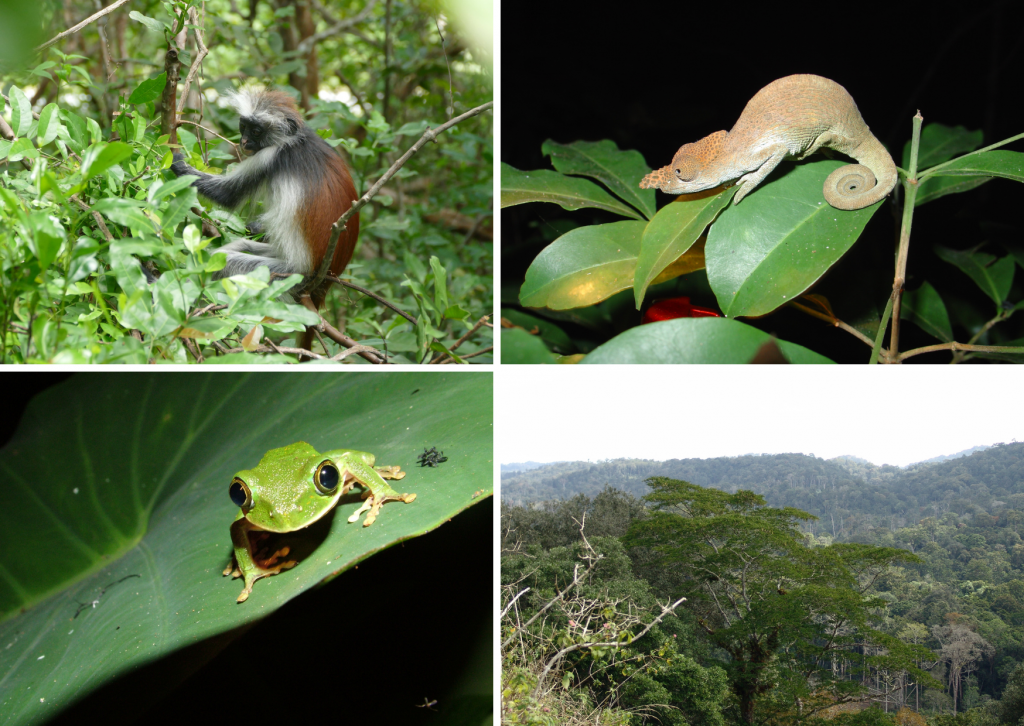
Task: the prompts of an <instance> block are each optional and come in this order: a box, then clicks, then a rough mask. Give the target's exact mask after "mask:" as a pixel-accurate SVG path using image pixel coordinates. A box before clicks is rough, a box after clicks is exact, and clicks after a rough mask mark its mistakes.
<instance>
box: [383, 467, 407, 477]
mask: <svg viewBox="0 0 1024 726" xmlns="http://www.w3.org/2000/svg"><path fill="white" fill-rule="evenodd" d="M377 473H378V474H380V475H381V478H383V479H404V478H405V472H404V471H402V467H400V466H379V467H377Z"/></svg>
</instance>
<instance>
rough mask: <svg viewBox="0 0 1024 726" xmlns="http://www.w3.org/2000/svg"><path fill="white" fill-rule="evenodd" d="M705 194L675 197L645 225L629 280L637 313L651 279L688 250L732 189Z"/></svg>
mask: <svg viewBox="0 0 1024 726" xmlns="http://www.w3.org/2000/svg"><path fill="white" fill-rule="evenodd" d="M711 191H712V190H709V192H711ZM709 192H701V193H699V194H687V195H684V196H682V197H679V198H678V199H677V200H676V201H674V202H672V203H671V204H666V205H665V206H664V207H662V208H661V211H659V212H658V213H657V214H656V215H654V219H652V220H651V221H650V222H649V223H648V224H647V228H646V229H645V230H644V236H643V239H642V240H641V242H640V255H639V257H638V258H637V262H636V273H635V276H634V278H633V295H634V297H635V299H636V309H637V310H639V309H640V306H641V305H642V304H643V301H644V295H645V294H646V293H647V288H648V287H649V286H650V285H651V283H652V282H653V281H654V279H655V278H656V277H657V276H658V275H659V274H661V272H662V270H664V269H665V268H667V267H668V266H669V265H671V264H672V263H673V262H675V261H676V260H677V259H679V257H680V256H681V255H683V253H685V252H686V251H687V250H688V249H690V247H691V246H692V245H693V243H694V242H696V241H697V239H698V238H699V237H700V236H701V235H702V234H703V233H704V230H705V228H707V226H708V225H709V224H711V222H712V221H713V220H714V218H715V217H716V216H717V215H718V213H719V212H721V211H722V209H724V208H725V207H726V206H727V205H728V204H729V202H730V201H731V200H732V197H733V195H734V194H735V193H736V187H731V188H730V189H729V190H727V191H726V192H725V193H724V194H723V193H721V192H720V191H719V190H717V189H716V190H714V192H713V193H709Z"/></svg>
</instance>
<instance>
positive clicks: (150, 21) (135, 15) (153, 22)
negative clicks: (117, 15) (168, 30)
mask: <svg viewBox="0 0 1024 726" xmlns="http://www.w3.org/2000/svg"><path fill="white" fill-rule="evenodd" d="M128 17H129V18H131V19H132V20H136V21H138V22H140V23H142V24H143V25H145V26H146V27H147V28H149V29H150V30H152V31H153V32H154V33H162V32H164V28H165V27H166V25H165V24H164V23H161V22H160V21H159V20H157V19H155V18H151V17H149V16H148V15H143V14H142V13H140V12H139V11H138V10H132V11H131V12H130V13H128Z"/></svg>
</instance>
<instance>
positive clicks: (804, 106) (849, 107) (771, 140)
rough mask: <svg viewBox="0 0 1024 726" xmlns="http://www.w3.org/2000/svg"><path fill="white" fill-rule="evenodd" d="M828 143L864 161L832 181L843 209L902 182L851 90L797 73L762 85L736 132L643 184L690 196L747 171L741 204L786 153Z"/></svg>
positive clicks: (688, 153) (700, 146) (832, 197)
mask: <svg viewBox="0 0 1024 726" xmlns="http://www.w3.org/2000/svg"><path fill="white" fill-rule="evenodd" d="M820 149H831V150H833V151H838V152H840V153H842V154H845V155H847V156H850V157H853V158H854V159H856V160H857V161H859V162H860V163H859V164H849V165H847V166H843V167H840V168H839V169H836V170H835V171H834V172H832V173H831V174H830V175H829V177H828V179H826V180H825V187H824V189H823V190H822V191H823V193H824V195H825V201H827V202H828V203H829V204H831V205H832V206H833V207H835V208H836V209H847V210H851V209H861V208H863V207H867V206H870V205H872V204H874V203H875V202H877V201H879V200H880V199H882V198H884V197H885V196H886V195H887V194H889V192H891V191H892V189H893V187H894V186H896V181H897V174H896V164H894V163H893V160H892V157H891V156H889V152H887V151H886V150H885V147H884V146H882V144H881V142H880V141H879V140H878V139H876V138H875V136H874V134H872V133H871V130H870V129H869V128H868V125H867V124H866V123H864V119H863V118H862V117H861V115H860V111H858V110H857V104H856V103H855V102H854V100H853V97H852V96H851V95H850V94H849V93H848V92H847V91H846V89H845V88H843V87H842V86H840V85H839V84H838V83H836V82H835V81H831V80H829V79H828V78H822V77H821V76H813V75H795V76H786V77H785V78H780V79H778V80H777V81H772V82H771V83H769V84H768V85H767V86H765V87H764V88H762V89H761V90H760V91H758V92H757V93H756V94H755V95H754V97H753V98H752V99H750V101H749V102H748V103H747V105H746V107H745V108H744V109H743V113H741V114H740V118H739V120H738V121H737V122H736V124H735V125H734V126H733V127H732V130H731V131H716V132H715V133H713V134H711V135H710V136H705V137H704V138H703V139H700V140H699V141H694V142H693V143H691V144H684V145H683V146H682V147H681V148H680V149H679V151H677V152H676V154H675V156H674V157H673V158H672V163H671V164H669V165H668V166H665V167H662V168H661V169H656V170H655V171H652V172H651V173H650V174H648V175H647V176H645V177H644V178H643V181H641V182H640V188H641V189H661V191H663V192H665V193H667V194H689V193H692V192H699V191H703V190H705V189H711V188H712V187H716V186H718V185H719V184H723V183H724V182H727V181H729V180H731V179H736V178H737V177H739V181H738V182H736V183H737V184H738V185H739V187H740V188H739V190H737V192H736V196H735V197H734V198H733V203H734V204H738V203H739V202H740V200H741V199H743V197H745V196H747V195H748V194H750V192H752V191H753V190H754V188H755V187H756V186H757V185H758V184H760V183H761V182H762V181H763V180H764V178H765V177H766V176H768V175H769V174H770V173H771V172H772V170H773V169H774V168H775V167H776V166H778V165H779V162H781V161H782V160H783V159H784V158H786V157H791V158H794V159H803V158H805V157H807V156H809V155H810V154H813V153H814V152H816V151H818V150H820Z"/></svg>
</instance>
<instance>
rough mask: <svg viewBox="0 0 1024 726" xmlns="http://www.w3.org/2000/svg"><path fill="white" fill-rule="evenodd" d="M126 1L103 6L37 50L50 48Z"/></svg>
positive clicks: (119, 0) (122, 0) (121, 0)
mask: <svg viewBox="0 0 1024 726" xmlns="http://www.w3.org/2000/svg"><path fill="white" fill-rule="evenodd" d="M126 2H128V0H116V2H113V3H111V4H110V5H108V6H107V7H105V8H103V9H102V10H100V11H99V12H98V13H95V14H93V15H90V16H89V17H87V18H86V19H85V20H83V21H82V22H80V23H79V24H78V25H76V26H74V27H73V28H68V29H67V30H65V31H64V32H63V33H58V34H57V35H55V36H53V37H52V38H50V39H49V40H48V41H46V42H45V43H43V44H42V45H38V46H36V52H37V53H38V52H39V51H41V50H46V49H47V48H49V47H50V46H51V45H53V44H54V43H57V42H59V41H60V40H62V39H63V38H66V37H68V36H69V35H73V34H75V33H77V32H78V31H79V30H81V29H82V28H84V27H85V26H86V25H88V24H89V23H91V22H93V21H95V20H99V19H100V18H102V17H103V16H104V15H107V14H109V13H112V12H113V11H115V10H117V9H118V8H119V7H121V6H122V5H124V4H125V3H126Z"/></svg>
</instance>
